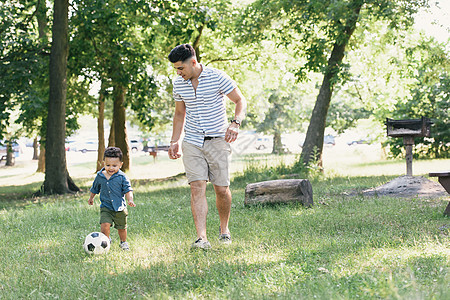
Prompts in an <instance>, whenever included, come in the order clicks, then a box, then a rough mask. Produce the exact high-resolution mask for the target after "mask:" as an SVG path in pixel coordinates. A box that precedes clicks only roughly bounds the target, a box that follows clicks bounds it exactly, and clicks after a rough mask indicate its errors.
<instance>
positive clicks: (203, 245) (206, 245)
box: [191, 238, 211, 250]
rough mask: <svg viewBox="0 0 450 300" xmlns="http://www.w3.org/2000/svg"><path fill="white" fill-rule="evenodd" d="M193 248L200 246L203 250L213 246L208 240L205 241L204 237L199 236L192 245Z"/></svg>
mask: <svg viewBox="0 0 450 300" xmlns="http://www.w3.org/2000/svg"><path fill="white" fill-rule="evenodd" d="M191 248H192V249H197V248H200V249H203V250H207V249H210V248H211V244H210V243H209V242H208V241H204V240H202V238H199V239H198V240H196V241H195V242H194V243H193V244H192V245H191Z"/></svg>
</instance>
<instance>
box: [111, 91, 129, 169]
mask: <svg viewBox="0 0 450 300" xmlns="http://www.w3.org/2000/svg"><path fill="white" fill-rule="evenodd" d="M124 102H125V88H124V87H123V86H121V85H120V84H117V83H116V84H115V85H114V113H113V118H114V139H115V146H116V147H119V148H120V149H121V150H122V153H123V165H122V170H123V171H127V170H129V169H130V168H131V158H130V145H129V143H128V134H127V127H126V116H125V106H124Z"/></svg>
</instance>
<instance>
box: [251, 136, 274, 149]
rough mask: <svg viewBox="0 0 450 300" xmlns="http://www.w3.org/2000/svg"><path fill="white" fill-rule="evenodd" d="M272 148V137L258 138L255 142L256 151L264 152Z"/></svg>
mask: <svg viewBox="0 0 450 300" xmlns="http://www.w3.org/2000/svg"><path fill="white" fill-rule="evenodd" d="M270 147H272V139H271V138H270V137H266V136H262V137H258V138H257V139H256V141H255V148H256V150H264V149H266V148H270Z"/></svg>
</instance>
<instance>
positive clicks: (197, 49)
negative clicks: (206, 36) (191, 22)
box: [192, 25, 204, 62]
mask: <svg viewBox="0 0 450 300" xmlns="http://www.w3.org/2000/svg"><path fill="white" fill-rule="evenodd" d="M203 28H204V25H200V27H199V28H198V35H197V37H196V38H195V41H194V43H192V48H194V50H195V54H196V56H197V61H198V62H200V60H201V59H202V58H201V57H200V54H201V53H200V38H201V37H202V32H203Z"/></svg>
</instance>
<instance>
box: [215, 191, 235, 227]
mask: <svg viewBox="0 0 450 300" xmlns="http://www.w3.org/2000/svg"><path fill="white" fill-rule="evenodd" d="M214 190H215V192H216V206H217V211H218V212H219V219H220V234H225V233H226V234H230V230H229V229H228V221H229V220H230V211H231V191H230V188H229V187H228V186H217V185H214Z"/></svg>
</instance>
